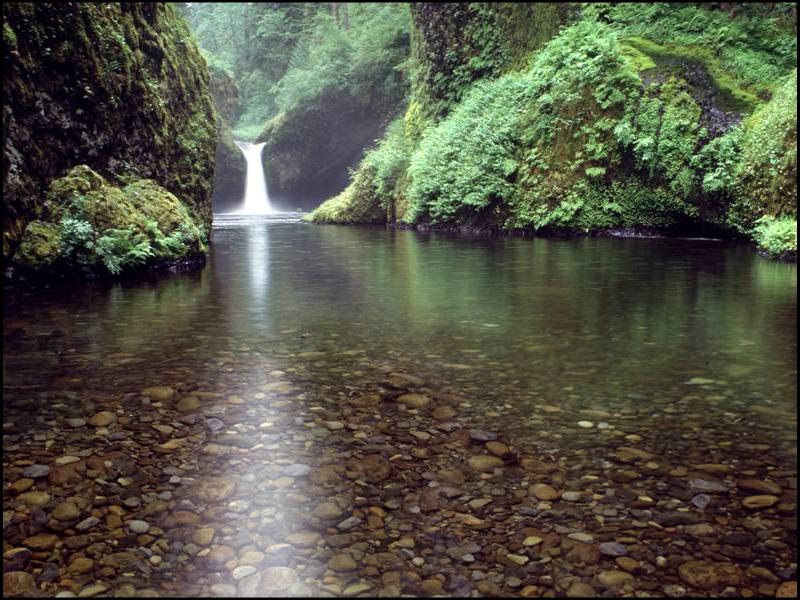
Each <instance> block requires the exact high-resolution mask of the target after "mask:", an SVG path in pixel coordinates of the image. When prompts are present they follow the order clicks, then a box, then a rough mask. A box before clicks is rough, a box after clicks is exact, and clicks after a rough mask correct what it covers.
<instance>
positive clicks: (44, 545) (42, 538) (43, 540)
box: [22, 533, 58, 550]
mask: <svg viewBox="0 0 800 600" xmlns="http://www.w3.org/2000/svg"><path fill="white" fill-rule="evenodd" d="M57 543H58V536H57V535H54V534H52V533H40V534H38V535H32V536H31V537H27V538H25V539H24V540H22V545H23V546H25V547H26V548H30V549H31V550H50V549H52V548H54V547H55V545H56V544H57Z"/></svg>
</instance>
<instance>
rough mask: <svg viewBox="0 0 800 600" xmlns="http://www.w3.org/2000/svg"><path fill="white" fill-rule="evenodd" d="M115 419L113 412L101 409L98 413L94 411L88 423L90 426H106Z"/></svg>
mask: <svg viewBox="0 0 800 600" xmlns="http://www.w3.org/2000/svg"><path fill="white" fill-rule="evenodd" d="M116 420H117V415H116V413H113V412H111V411H108V410H101V411H100V412H99V413H95V414H94V415H93V416H92V417H91V418H90V419H89V425H91V426H92V427H107V426H108V425H111V424H112V423H114V422H115V421H116Z"/></svg>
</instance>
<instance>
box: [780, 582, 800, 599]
mask: <svg viewBox="0 0 800 600" xmlns="http://www.w3.org/2000/svg"><path fill="white" fill-rule="evenodd" d="M775 597H776V598H797V582H796V581H784V582H783V583H782V584H780V585H779V586H778V589H777V590H776V591H775Z"/></svg>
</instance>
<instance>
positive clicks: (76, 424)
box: [64, 418, 86, 429]
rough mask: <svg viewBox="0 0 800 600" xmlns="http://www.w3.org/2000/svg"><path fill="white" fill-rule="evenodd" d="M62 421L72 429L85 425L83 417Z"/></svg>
mask: <svg viewBox="0 0 800 600" xmlns="http://www.w3.org/2000/svg"><path fill="white" fill-rule="evenodd" d="M64 422H65V423H66V424H67V425H68V426H69V427H72V428H74V429H77V428H78V427H83V426H84V425H86V421H84V420H83V419H79V418H73V419H66V421H64Z"/></svg>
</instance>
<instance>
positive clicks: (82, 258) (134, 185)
mask: <svg viewBox="0 0 800 600" xmlns="http://www.w3.org/2000/svg"><path fill="white" fill-rule="evenodd" d="M206 242H207V239H206V235H205V233H204V231H203V228H202V226H201V225H200V224H198V223H197V222H196V221H195V220H194V219H193V218H192V216H191V214H190V212H189V210H188V209H187V208H186V206H185V205H183V203H181V202H180V200H178V198H177V197H175V195H173V194H171V193H170V192H168V191H167V190H165V189H164V188H162V187H161V186H160V185H158V184H157V183H156V182H155V181H152V180H139V179H133V180H132V181H131V182H130V183H129V184H128V185H126V186H125V187H124V188H122V189H120V188H119V187H116V186H114V185H112V184H110V183H109V182H108V181H106V180H105V179H104V178H103V177H102V176H101V175H99V174H98V173H96V172H95V171H93V170H92V169H91V168H89V167H87V166H85V165H79V166H77V167H75V168H74V169H72V170H71V171H70V172H69V173H67V174H66V175H65V176H64V177H61V178H59V179H56V180H54V181H53V182H52V183H51V185H50V187H49V189H48V193H47V201H46V203H45V205H44V210H43V214H42V219H41V220H36V221H33V222H31V223H30V224H29V225H28V227H27V229H26V231H25V234H24V235H23V237H22V243H21V245H20V249H19V251H18V252H17V254H16V256H15V260H16V262H17V264H19V265H21V266H23V267H26V268H32V269H42V268H46V267H58V268H62V269H75V268H83V269H87V270H98V269H105V270H107V271H109V272H111V273H112V274H118V273H120V272H121V271H123V270H127V269H130V268H136V267H138V266H141V265H143V264H147V263H149V262H151V261H157V260H163V259H176V258H180V257H182V256H186V255H192V254H197V253H201V252H205V251H206V250H207V248H206Z"/></svg>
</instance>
